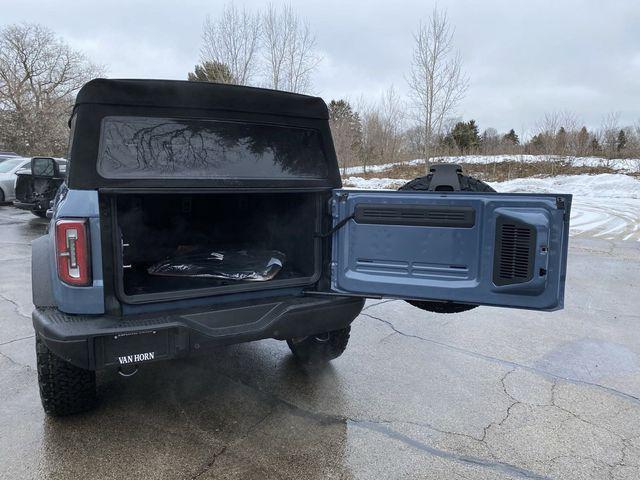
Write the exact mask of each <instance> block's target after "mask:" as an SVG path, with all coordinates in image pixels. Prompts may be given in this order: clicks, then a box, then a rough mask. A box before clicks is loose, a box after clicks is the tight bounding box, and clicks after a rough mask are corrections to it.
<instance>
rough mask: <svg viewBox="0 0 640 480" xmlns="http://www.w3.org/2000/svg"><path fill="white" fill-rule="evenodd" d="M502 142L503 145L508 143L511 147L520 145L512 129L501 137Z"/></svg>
mask: <svg viewBox="0 0 640 480" xmlns="http://www.w3.org/2000/svg"><path fill="white" fill-rule="evenodd" d="M502 140H503V141H504V142H505V143H510V144H511V145H520V139H519V138H518V135H517V134H516V131H515V130H514V129H513V128H512V129H511V130H509V133H507V134H506V135H505V136H504V137H502Z"/></svg>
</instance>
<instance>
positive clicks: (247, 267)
mask: <svg viewBox="0 0 640 480" xmlns="http://www.w3.org/2000/svg"><path fill="white" fill-rule="evenodd" d="M285 259H286V256H285V254H284V253H282V252H279V251H277V250H216V249H212V248H208V249H207V248H197V249H193V250H190V251H189V252H188V253H183V254H178V255H176V256H173V257H169V258H167V259H165V260H163V261H161V262H158V263H156V264H155V265H152V266H151V267H149V268H148V270H147V271H148V272H149V273H150V274H151V275H162V276H171V277H197V278H220V279H224V280H245V281H251V282H263V281H266V280H271V279H272V278H274V277H275V276H276V275H277V274H278V272H280V270H282V266H283V265H284V262H285Z"/></svg>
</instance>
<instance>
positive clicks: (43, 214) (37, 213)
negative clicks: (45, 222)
mask: <svg viewBox="0 0 640 480" xmlns="http://www.w3.org/2000/svg"><path fill="white" fill-rule="evenodd" d="M31 213H33V214H34V215H35V216H36V217H40V218H47V211H46V210H31Z"/></svg>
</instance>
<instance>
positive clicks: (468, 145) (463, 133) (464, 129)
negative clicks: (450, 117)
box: [445, 120, 480, 153]
mask: <svg viewBox="0 0 640 480" xmlns="http://www.w3.org/2000/svg"><path fill="white" fill-rule="evenodd" d="M451 137H452V138H453V141H454V142H455V144H456V145H457V147H458V148H459V149H460V153H464V152H467V151H469V150H470V149H472V148H477V147H478V146H479V145H480V133H479V132H478V126H477V125H476V122H475V120H469V121H468V122H458V123H456V125H455V126H454V127H453V130H452V131H451ZM446 141H447V139H446V138H445V142H446Z"/></svg>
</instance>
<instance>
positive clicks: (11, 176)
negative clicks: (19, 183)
mask: <svg viewBox="0 0 640 480" xmlns="http://www.w3.org/2000/svg"><path fill="white" fill-rule="evenodd" d="M30 162H31V159H30V158H23V157H16V156H14V157H8V158H2V157H1V156H0V203H4V202H11V201H13V199H14V198H15V185H16V178H17V176H16V172H18V171H19V170H21V169H22V168H24V167H28V166H29V163H30Z"/></svg>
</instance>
